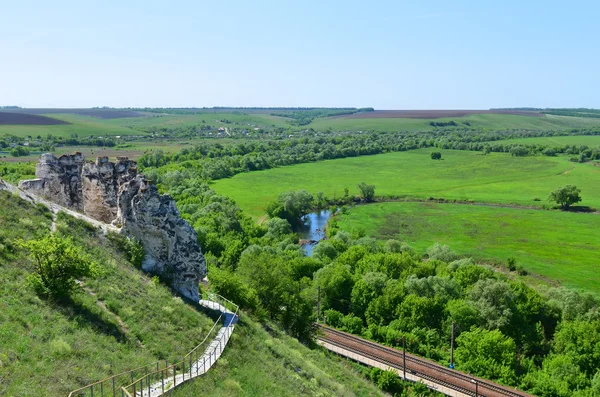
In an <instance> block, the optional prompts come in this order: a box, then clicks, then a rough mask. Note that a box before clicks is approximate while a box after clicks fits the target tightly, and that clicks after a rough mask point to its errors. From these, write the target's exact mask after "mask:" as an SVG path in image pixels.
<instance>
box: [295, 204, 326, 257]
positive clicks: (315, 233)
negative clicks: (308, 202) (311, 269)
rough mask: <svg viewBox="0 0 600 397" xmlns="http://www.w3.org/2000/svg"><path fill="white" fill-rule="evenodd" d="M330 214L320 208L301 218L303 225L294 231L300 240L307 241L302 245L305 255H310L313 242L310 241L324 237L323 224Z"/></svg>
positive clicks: (324, 224)
mask: <svg viewBox="0 0 600 397" xmlns="http://www.w3.org/2000/svg"><path fill="white" fill-rule="evenodd" d="M330 216H331V211H329V210H322V211H318V212H311V213H310V214H306V215H305V216H304V217H303V218H302V220H303V221H304V225H302V226H301V227H300V228H298V229H297V230H296V233H297V234H298V236H299V237H300V240H307V241H308V242H307V243H306V244H303V245H302V249H303V250H304V252H305V253H306V255H308V256H310V255H311V254H312V249H313V247H314V244H311V243H310V242H315V241H319V240H321V239H322V238H324V237H325V226H326V225H327V221H328V220H329V217H330Z"/></svg>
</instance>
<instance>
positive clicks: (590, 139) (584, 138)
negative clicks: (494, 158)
mask: <svg viewBox="0 0 600 397" xmlns="http://www.w3.org/2000/svg"><path fill="white" fill-rule="evenodd" d="M501 142H502V143H506V144H512V143H520V144H523V145H548V146H564V145H578V146H579V145H587V146H589V147H596V146H600V135H571V136H548V137H538V138H519V139H507V140H505V141H501Z"/></svg>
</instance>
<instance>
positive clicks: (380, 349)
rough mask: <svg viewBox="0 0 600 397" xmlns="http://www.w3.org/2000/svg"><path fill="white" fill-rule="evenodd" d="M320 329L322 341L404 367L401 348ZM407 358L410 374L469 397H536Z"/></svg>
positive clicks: (410, 356)
mask: <svg viewBox="0 0 600 397" xmlns="http://www.w3.org/2000/svg"><path fill="white" fill-rule="evenodd" d="M319 328H320V330H319V331H320V332H319V334H318V337H317V339H319V340H321V341H323V342H326V343H328V344H330V345H333V346H336V347H339V348H341V349H345V350H347V351H350V352H352V353H355V354H358V355H360V356H363V357H365V358H368V359H371V360H374V361H377V362H379V363H381V364H384V365H387V366H389V367H391V368H394V369H396V370H399V371H403V370H404V367H403V360H404V355H403V353H402V352H401V351H398V350H396V349H393V348H391V347H387V346H383V345H380V344H379V343H375V342H371V341H368V340H365V339H362V338H359V337H357V336H354V335H352V334H348V333H346V332H342V331H338V330H336V329H333V328H330V327H326V326H322V325H321V326H319ZM405 359H406V373H407V374H411V375H414V376H418V377H420V378H423V379H424V380H428V381H430V382H433V383H435V384H438V385H441V386H444V387H446V388H448V389H451V390H454V391H457V392H459V393H463V394H465V395H467V396H475V395H476V391H477V396H482V397H534V396H533V395H531V394H528V393H525V392H522V391H520V390H516V389H512V388H510V387H508V386H502V385H499V384H496V383H493V382H490V381H489V380H486V379H481V378H477V377H474V376H470V375H467V374H464V373H462V372H459V371H456V370H453V369H450V368H446V367H444V366H441V365H439V364H437V363H435V362H433V361H430V360H426V359H423V358H421V357H417V356H414V355H412V354H406V358H405Z"/></svg>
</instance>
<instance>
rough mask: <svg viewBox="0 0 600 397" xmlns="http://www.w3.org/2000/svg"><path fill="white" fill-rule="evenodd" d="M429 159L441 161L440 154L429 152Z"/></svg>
mask: <svg viewBox="0 0 600 397" xmlns="http://www.w3.org/2000/svg"><path fill="white" fill-rule="evenodd" d="M431 159H432V160H441V159H442V153H441V152H431Z"/></svg>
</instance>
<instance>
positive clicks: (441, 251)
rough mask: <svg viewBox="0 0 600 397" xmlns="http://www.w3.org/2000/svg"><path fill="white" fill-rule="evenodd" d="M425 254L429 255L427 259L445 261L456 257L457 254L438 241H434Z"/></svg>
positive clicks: (447, 261)
mask: <svg viewBox="0 0 600 397" xmlns="http://www.w3.org/2000/svg"><path fill="white" fill-rule="evenodd" d="M427 255H429V259H437V260H440V261H442V262H446V263H450V262H452V261H454V260H456V259H458V255H457V254H456V253H455V252H452V251H451V250H450V247H448V246H447V245H441V244H438V243H435V244H434V245H433V246H432V247H430V248H429V249H428V250H427Z"/></svg>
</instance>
